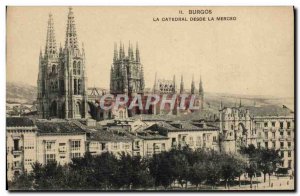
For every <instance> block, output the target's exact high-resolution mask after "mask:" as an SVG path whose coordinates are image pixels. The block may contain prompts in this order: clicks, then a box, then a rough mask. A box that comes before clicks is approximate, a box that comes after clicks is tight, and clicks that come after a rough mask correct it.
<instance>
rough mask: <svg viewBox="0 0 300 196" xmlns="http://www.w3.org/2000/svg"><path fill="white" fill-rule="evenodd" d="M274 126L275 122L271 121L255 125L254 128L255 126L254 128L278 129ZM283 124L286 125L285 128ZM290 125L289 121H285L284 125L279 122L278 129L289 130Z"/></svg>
mask: <svg viewBox="0 0 300 196" xmlns="http://www.w3.org/2000/svg"><path fill="white" fill-rule="evenodd" d="M276 124H278V123H277V121H272V122H264V123H256V124H255V126H256V128H263V127H278V126H276ZM285 124H286V126H285ZM291 125H292V123H291V122H290V121H287V122H286V123H284V122H279V128H280V129H284V128H287V129H290V128H291Z"/></svg>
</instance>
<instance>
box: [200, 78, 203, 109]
mask: <svg viewBox="0 0 300 196" xmlns="http://www.w3.org/2000/svg"><path fill="white" fill-rule="evenodd" d="M199 97H200V102H201V105H200V107H201V109H203V104H204V90H203V85H202V78H201V76H200V82H199Z"/></svg>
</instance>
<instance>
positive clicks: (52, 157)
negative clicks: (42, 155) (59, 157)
mask: <svg viewBox="0 0 300 196" xmlns="http://www.w3.org/2000/svg"><path fill="white" fill-rule="evenodd" d="M52 161H55V154H46V164H48V163H49V162H52Z"/></svg>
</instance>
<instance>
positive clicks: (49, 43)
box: [45, 13, 57, 56]
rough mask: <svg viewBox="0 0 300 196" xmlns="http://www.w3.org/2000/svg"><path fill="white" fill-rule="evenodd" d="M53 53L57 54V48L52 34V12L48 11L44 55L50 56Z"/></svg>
mask: <svg viewBox="0 0 300 196" xmlns="http://www.w3.org/2000/svg"><path fill="white" fill-rule="evenodd" d="M55 54H57V50H56V41H55V34H54V22H53V18H52V14H51V13H50V14H49V19H48V27H47V38H46V47H45V55H46V56H52V55H55Z"/></svg>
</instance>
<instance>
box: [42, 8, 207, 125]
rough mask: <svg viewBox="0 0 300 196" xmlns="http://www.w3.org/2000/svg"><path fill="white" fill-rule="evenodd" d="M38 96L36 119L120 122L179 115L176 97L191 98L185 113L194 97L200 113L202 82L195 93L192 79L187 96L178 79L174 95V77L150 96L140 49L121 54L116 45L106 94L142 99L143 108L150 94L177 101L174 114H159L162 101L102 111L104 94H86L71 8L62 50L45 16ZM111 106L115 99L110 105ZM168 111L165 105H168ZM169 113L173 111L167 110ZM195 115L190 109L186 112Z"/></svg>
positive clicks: (130, 48)
mask: <svg viewBox="0 0 300 196" xmlns="http://www.w3.org/2000/svg"><path fill="white" fill-rule="evenodd" d="M37 85H38V95H37V103H38V106H37V110H38V116H39V118H46V119H49V118H66V119H67V118H72V119H73V118H75V119H76V118H77V119H79V118H89V117H92V118H94V119H96V120H103V119H111V118H118V114H120V113H121V114H120V115H119V116H123V117H124V118H126V117H128V116H129V117H130V116H134V115H137V114H174V115H176V114H178V113H181V112H186V110H185V111H180V110H178V109H177V106H178V105H179V104H180V95H179V93H180V94H184V93H186V94H189V97H188V99H187V100H186V103H185V104H184V105H186V107H187V108H188V105H189V102H190V101H191V100H192V101H193V102H194V100H193V99H191V97H192V95H195V96H196V100H195V105H196V106H200V109H203V102H204V91H203V86H202V80H201V78H200V83H199V93H198V92H197V90H196V87H195V82H194V78H193V79H192V83H191V91H190V92H185V90H184V84H183V78H182V76H181V83H180V90H179V92H177V85H176V79H175V76H174V77H173V79H172V80H165V79H157V78H156V77H155V82H154V86H153V91H152V92H146V91H145V80H144V68H143V64H142V63H141V58H140V50H139V47H138V44H136V46H135V48H134V47H133V46H132V44H131V43H129V45H128V49H127V51H125V48H124V44H123V43H120V45H119V47H118V46H117V44H115V46H114V52H113V58H112V64H111V70H110V94H112V95H114V96H116V95H118V94H123V95H127V96H128V97H129V101H130V100H131V99H132V98H133V97H135V95H141V97H142V102H143V105H145V103H146V101H147V98H148V96H149V93H150V94H152V93H154V94H156V95H159V96H160V97H162V96H163V95H168V96H169V97H168V99H169V98H170V96H172V95H175V96H176V103H175V104H176V107H175V109H174V111H170V109H168V108H166V109H160V108H159V104H160V102H159V103H158V104H157V105H155V106H152V107H150V109H147V110H145V108H143V109H140V108H139V107H134V108H132V109H130V110H129V109H127V108H128V105H126V104H125V105H122V106H121V107H119V108H117V109H115V110H116V111H114V110H109V111H104V110H103V109H101V108H99V103H100V102H99V100H100V99H101V97H102V96H103V94H102V95H99V96H97V98H95V97H94V96H93V95H89V94H88V93H87V92H88V91H87V86H86V85H87V77H86V69H85V52H84V47H83V44H82V47H81V48H79V42H78V40H77V33H76V26H75V19H74V13H73V10H72V8H69V13H68V17H67V28H66V37H65V45H64V47H62V46H61V45H60V46H59V48H57V44H56V40H55V31H54V21H53V17H52V14H49V19H48V26H47V36H46V45H45V50H44V52H43V51H42V50H41V51H40V57H39V73H38V80H37ZM111 102H112V103H114V102H115V99H112V100H111ZM167 106H168V105H167ZM170 108H172V107H170ZM189 111H190V112H193V111H192V110H189Z"/></svg>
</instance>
